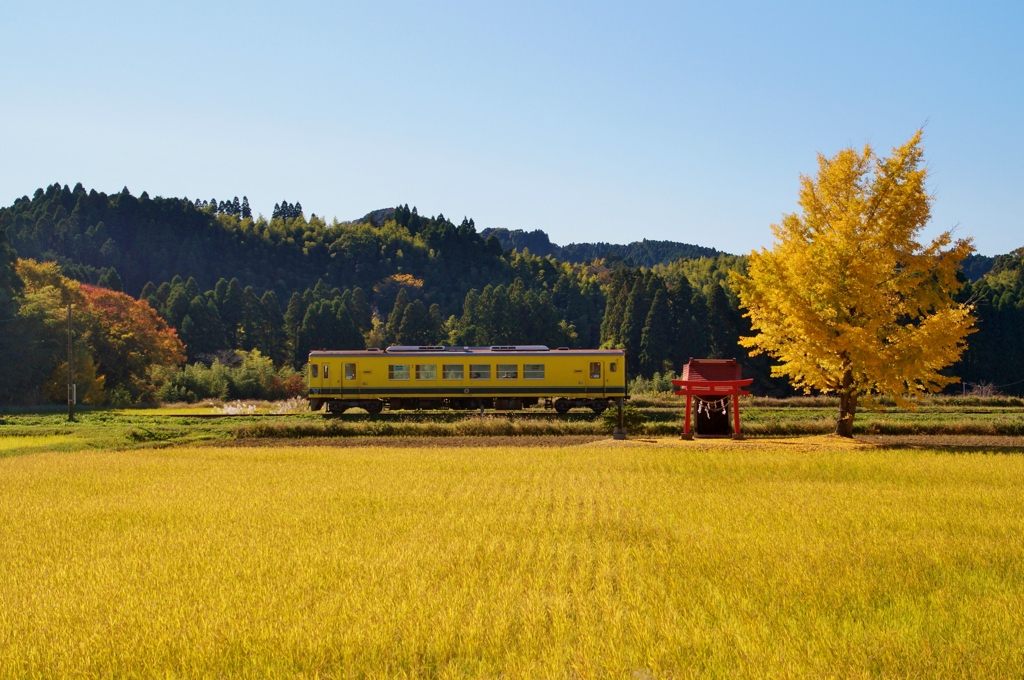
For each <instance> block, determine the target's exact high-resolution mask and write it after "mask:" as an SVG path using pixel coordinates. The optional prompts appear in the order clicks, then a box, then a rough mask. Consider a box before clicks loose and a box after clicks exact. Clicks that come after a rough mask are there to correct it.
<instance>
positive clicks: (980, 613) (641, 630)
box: [0, 437, 1024, 678]
mask: <svg viewBox="0 0 1024 680" xmlns="http://www.w3.org/2000/svg"><path fill="white" fill-rule="evenodd" d="M440 444H441V445H439V446H433V447H419V448H417V447H402V448H389V447H387V446H380V447H362V448H359V447H355V448H353V447H349V448H332V447H326V446H307V447H301V446H299V447H295V446H280V447H268V446H264V447H254V448H244V447H198V448H163V449H136V450H124V451H107V450H99V451H96V450H82V451H74V452H60V453H58V452H36V453H28V454H25V455H16V456H9V457H7V458H0V676H3V677H46V678H51V677H62V676H90V677H91V676H109V677H190V678H191V677H211V676H214V677H225V676H242V677H367V676H369V677H451V678H456V677H460V678H461V677H499V676H500V677H508V678H516V677H531V678H532V677H572V678H576V677H580V678H591V677H622V678H677V677H693V676H704V675H710V676H719V677H725V676H729V677H732V676H747V677H762V676H782V677H806V676H811V677H844V678H845V677H879V676H881V677H951V676H955V677H998V678H1003V677H1020V676H1021V675H1022V674H1024V456H1021V455H1019V454H1012V453H1010V454H1007V453H1003V454H985V453H978V452H956V451H955V450H944V451H937V450H929V449H926V448H882V447H877V446H872V445H868V444H850V443H846V442H839V441H836V440H834V439H833V438H831V437H819V438H804V439H796V440H775V441H756V440H755V441H746V442H735V443H734V442H679V441H677V440H659V441H628V442H612V441H601V442H594V443H586V444H579V445H573V446H557V445H555V446H545V447H522V446H517V447H501V446H496V447H495V446H492V447H476V448H474V447H468V446H466V447H451V446H446V445H445V444H444V442H443V441H442V442H441V443H440ZM44 445H45V443H44V442H41V443H40V446H44Z"/></svg>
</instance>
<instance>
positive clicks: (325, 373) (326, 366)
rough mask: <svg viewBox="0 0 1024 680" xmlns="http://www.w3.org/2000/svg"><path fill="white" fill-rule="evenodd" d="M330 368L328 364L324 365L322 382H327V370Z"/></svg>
mask: <svg viewBox="0 0 1024 680" xmlns="http://www.w3.org/2000/svg"><path fill="white" fill-rule="evenodd" d="M330 367H331V365H330V364H324V380H327V377H328V374H329V371H328V369H329V368H330Z"/></svg>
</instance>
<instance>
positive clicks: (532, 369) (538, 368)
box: [523, 364, 544, 380]
mask: <svg viewBox="0 0 1024 680" xmlns="http://www.w3.org/2000/svg"><path fill="white" fill-rule="evenodd" d="M523 377H524V378H526V379H527V380H543V379H544V364H523Z"/></svg>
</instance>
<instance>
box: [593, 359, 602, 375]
mask: <svg viewBox="0 0 1024 680" xmlns="http://www.w3.org/2000/svg"><path fill="white" fill-rule="evenodd" d="M590 377H591V378H600V377H601V362H600V361H591V362H590Z"/></svg>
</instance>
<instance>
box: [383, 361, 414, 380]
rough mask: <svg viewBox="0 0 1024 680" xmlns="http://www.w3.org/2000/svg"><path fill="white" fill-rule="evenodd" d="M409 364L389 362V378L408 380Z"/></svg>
mask: <svg viewBox="0 0 1024 680" xmlns="http://www.w3.org/2000/svg"><path fill="white" fill-rule="evenodd" d="M409 373H410V371H409V364H388V380H408V379H409Z"/></svg>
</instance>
